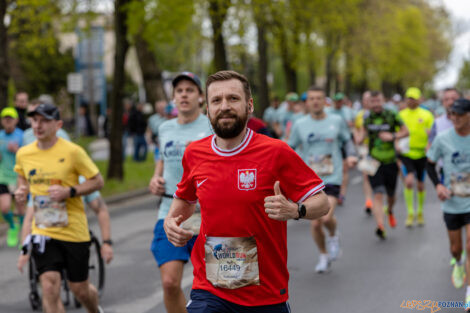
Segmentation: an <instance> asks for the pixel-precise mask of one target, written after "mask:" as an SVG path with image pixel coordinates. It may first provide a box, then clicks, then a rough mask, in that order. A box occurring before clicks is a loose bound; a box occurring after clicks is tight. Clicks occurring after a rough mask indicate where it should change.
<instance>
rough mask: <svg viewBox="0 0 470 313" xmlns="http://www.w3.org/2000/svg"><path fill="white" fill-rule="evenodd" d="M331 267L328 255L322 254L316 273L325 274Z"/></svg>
mask: <svg viewBox="0 0 470 313" xmlns="http://www.w3.org/2000/svg"><path fill="white" fill-rule="evenodd" d="M329 267H330V261H329V260H328V254H320V259H319V260H318V263H317V266H316V267H315V272H317V273H324V272H326V271H328V269H329Z"/></svg>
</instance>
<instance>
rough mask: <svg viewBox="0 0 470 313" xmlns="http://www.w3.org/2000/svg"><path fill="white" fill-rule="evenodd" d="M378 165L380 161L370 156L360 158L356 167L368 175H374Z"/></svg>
mask: <svg viewBox="0 0 470 313" xmlns="http://www.w3.org/2000/svg"><path fill="white" fill-rule="evenodd" d="M379 166H380V162H379V161H377V160H376V159H374V158H372V157H370V156H366V157H365V158H362V159H361V160H360V161H359V163H357V168H358V169H359V170H360V171H361V172H364V173H366V174H367V175H369V176H374V175H375V173H377V170H378V169H379Z"/></svg>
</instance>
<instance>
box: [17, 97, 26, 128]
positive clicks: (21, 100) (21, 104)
mask: <svg viewBox="0 0 470 313" xmlns="http://www.w3.org/2000/svg"><path fill="white" fill-rule="evenodd" d="M28 101H29V99H28V94H27V93H26V92H25V91H20V92H17V93H16V95H15V109H16V112H18V124H17V125H16V127H18V128H19V129H21V130H25V129H27V128H29V124H28V120H27V119H26V109H27V108H28Z"/></svg>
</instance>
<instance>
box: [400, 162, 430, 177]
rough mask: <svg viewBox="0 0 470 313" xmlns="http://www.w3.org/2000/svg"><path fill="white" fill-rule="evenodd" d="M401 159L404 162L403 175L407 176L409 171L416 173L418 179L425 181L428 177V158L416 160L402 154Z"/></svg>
mask: <svg viewBox="0 0 470 313" xmlns="http://www.w3.org/2000/svg"><path fill="white" fill-rule="evenodd" d="M400 161H401V163H402V166H401V170H402V172H403V176H406V175H408V174H409V173H414V174H415V176H416V179H417V180H418V181H420V182H423V181H424V179H425V178H426V158H421V159H416V160H414V159H410V158H408V157H406V156H403V155H400Z"/></svg>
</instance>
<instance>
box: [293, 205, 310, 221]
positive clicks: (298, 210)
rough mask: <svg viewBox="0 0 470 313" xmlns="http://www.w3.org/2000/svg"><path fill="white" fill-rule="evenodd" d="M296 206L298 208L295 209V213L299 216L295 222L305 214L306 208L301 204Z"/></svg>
mask: <svg viewBox="0 0 470 313" xmlns="http://www.w3.org/2000/svg"><path fill="white" fill-rule="evenodd" d="M298 206H299V207H298V208H297V212H299V216H298V217H297V218H295V220H298V219H300V218H302V217H304V216H305V215H306V214H307V208H306V207H305V205H304V204H303V203H299V204H298Z"/></svg>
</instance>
